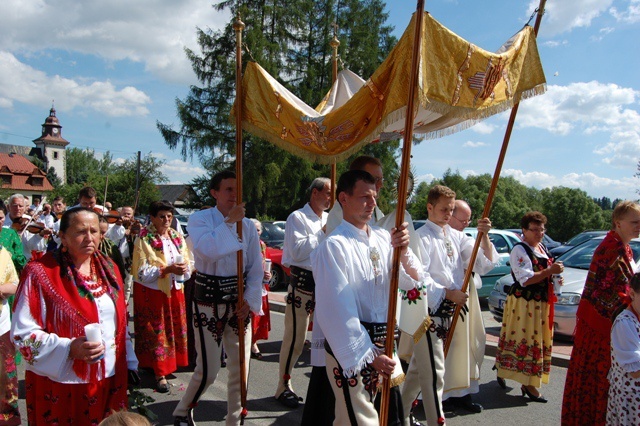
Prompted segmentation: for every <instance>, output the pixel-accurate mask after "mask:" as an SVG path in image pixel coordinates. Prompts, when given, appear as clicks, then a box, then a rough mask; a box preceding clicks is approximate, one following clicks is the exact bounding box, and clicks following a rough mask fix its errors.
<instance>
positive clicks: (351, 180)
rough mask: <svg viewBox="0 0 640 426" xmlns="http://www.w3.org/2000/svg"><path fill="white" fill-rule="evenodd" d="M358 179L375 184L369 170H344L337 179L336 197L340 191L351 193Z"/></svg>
mask: <svg viewBox="0 0 640 426" xmlns="http://www.w3.org/2000/svg"><path fill="white" fill-rule="evenodd" d="M358 181H364V182H366V183H370V184H372V185H375V184H376V180H375V179H374V177H373V176H371V174H370V173H369V172H365V171H364V170H349V171H346V172H344V173H343V174H342V175H341V176H340V179H338V189H337V191H336V198H338V197H339V196H340V193H341V192H346V193H347V194H349V195H352V194H353V188H355V186H356V183H358Z"/></svg>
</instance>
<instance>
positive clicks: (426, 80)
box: [234, 14, 546, 163]
mask: <svg viewBox="0 0 640 426" xmlns="http://www.w3.org/2000/svg"><path fill="white" fill-rule="evenodd" d="M414 21H415V14H414V17H413V18H412V20H411V23H410V24H409V27H407V29H406V30H405V32H404V34H403V35H402V37H401V38H400V40H399V42H398V44H397V45H396V46H395V47H394V49H393V50H392V51H391V53H390V54H389V56H388V57H387V59H385V61H384V62H383V63H382V64H381V65H380V67H379V68H378V69H377V70H376V71H375V73H374V74H373V75H372V76H371V78H370V79H369V80H367V81H366V82H364V84H363V83H362V80H361V79H359V78H357V76H355V74H354V76H355V78H354V77H353V76H351V77H349V78H346V79H344V78H342V79H338V80H337V81H336V83H335V84H334V86H333V87H332V89H331V91H330V92H329V93H328V94H327V96H325V99H323V102H322V103H321V104H320V105H319V106H318V110H319V111H320V112H318V111H316V110H315V109H314V108H312V107H310V106H308V105H306V104H305V103H304V102H302V101H301V100H300V99H298V98H297V97H296V96H295V95H293V94H292V93H291V92H289V91H288V90H287V89H286V88H284V87H283V86H282V85H281V84H279V83H278V82H277V81H276V80H275V79H274V78H273V77H271V76H270V75H269V74H268V73H267V72H266V71H265V70H264V69H263V68H262V67H260V65H258V64H256V63H255V62H250V63H248V64H247V67H246V70H245V74H244V76H243V83H242V84H243V94H244V99H243V112H242V114H243V117H242V127H243V129H245V130H246V131H248V132H250V133H252V134H254V135H256V136H258V137H261V138H264V139H266V140H268V141H270V142H272V143H274V144H275V145H277V146H279V147H281V148H283V149H285V150H287V151H289V152H292V153H293V154H296V155H299V156H301V157H304V158H307V159H309V160H311V161H315V162H319V163H329V162H331V161H332V159H334V158H335V159H336V161H340V160H342V159H344V158H346V157H348V156H349V155H351V154H352V153H353V152H355V151H356V150H358V149H359V148H360V147H361V146H362V145H363V144H366V143H371V142H378V141H385V140H391V139H398V138H401V137H402V132H403V130H404V121H405V117H406V104H407V99H408V93H409V87H408V86H409V74H410V70H411V54H412V48H413V38H414V37H413V34H414V25H415V22H414ZM351 74H353V73H351ZM418 85H419V87H418V88H417V89H418V90H417V101H418V102H417V105H418V107H417V111H416V112H415V113H416V116H415V125H414V133H416V134H423V135H425V136H426V137H427V138H437V137H441V136H444V135H446V134H450V133H453V132H456V131H459V130H462V129H465V128H467V127H470V126H472V125H473V124H475V123H477V122H478V121H480V120H482V119H485V118H487V117H489V116H491V115H494V114H497V113H499V112H502V111H504V110H506V109H509V108H510V107H511V106H512V105H513V104H514V103H516V102H519V101H520V100H522V99H524V98H527V97H531V96H536V95H539V94H542V93H544V91H545V90H546V80H545V76H544V72H543V70H542V64H541V63H540V58H539V56H538V48H537V45H536V38H535V34H534V32H533V28H532V27H529V26H525V27H524V28H523V29H522V30H521V31H520V32H518V33H517V34H515V35H514V36H513V37H511V38H510V39H509V40H508V41H507V42H506V43H505V44H504V45H503V46H502V47H501V48H500V49H499V50H498V51H497V52H496V53H491V52H488V51H486V50H483V49H481V48H479V47H477V46H475V45H474V44H472V43H469V42H468V41H466V40H464V39H462V38H460V37H459V36H457V35H456V34H454V33H453V32H451V31H450V30H448V29H447V28H445V27H444V26H442V25H441V24H440V23H439V22H437V21H436V20H435V19H433V18H432V17H431V15H429V14H425V15H424V25H423V34H422V43H421V46H420V74H419V79H418ZM336 91H341V92H340V94H337V93H336ZM345 93H346V94H347V95H346V98H345ZM330 99H336V100H339V99H342V101H336V103H335V104H332V108H330V109H328V108H326V104H327V101H328V100H330ZM345 99H347V100H346V101H345ZM325 110H327V111H328V112H327V113H323V112H324V111H325ZM234 111H235V108H234Z"/></svg>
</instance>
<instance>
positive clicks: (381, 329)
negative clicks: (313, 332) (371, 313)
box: [324, 321, 400, 355]
mask: <svg viewBox="0 0 640 426" xmlns="http://www.w3.org/2000/svg"><path fill="white" fill-rule="evenodd" d="M360 324H362V326H363V327H364V329H365V330H366V331H367V334H368V335H369V338H370V339H371V342H372V343H373V344H374V345H376V346H377V347H378V348H384V346H385V342H386V341H387V323H386V322H365V321H360ZM399 338H400V331H399V330H398V327H397V326H396V327H395V328H394V330H393V339H394V340H397V339H399ZM324 349H325V350H326V351H327V352H328V353H329V354H331V355H333V351H332V350H331V346H329V342H328V341H327V340H325V341H324Z"/></svg>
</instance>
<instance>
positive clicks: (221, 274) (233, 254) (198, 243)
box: [173, 171, 264, 426]
mask: <svg viewBox="0 0 640 426" xmlns="http://www.w3.org/2000/svg"><path fill="white" fill-rule="evenodd" d="M209 192H210V193H211V196H212V197H213V198H215V200H216V207H214V208H211V209H207V210H201V211H199V212H196V213H194V214H192V215H191V216H190V217H189V224H188V225H187V230H188V232H189V238H190V239H191V241H192V243H193V255H194V261H195V268H196V270H197V272H196V279H195V290H194V296H193V298H194V303H193V312H194V328H195V340H196V351H197V359H196V368H195V370H194V372H193V375H192V376H191V380H190V382H189V386H188V387H187V390H186V391H185V393H184V395H183V396H182V399H181V400H180V402H179V403H178V405H177V407H176V408H175V410H174V411H173V415H174V417H175V419H174V425H175V426H182V425H185V426H186V425H193V424H194V422H193V407H195V406H196V405H197V403H198V400H199V399H200V397H201V396H202V394H203V393H204V392H205V391H206V390H207V388H208V387H209V386H210V385H211V384H213V382H214V381H215V379H216V377H217V375H218V371H219V370H220V355H221V352H222V344H224V349H225V351H226V353H227V356H228V359H227V370H228V378H227V419H226V424H227V425H237V424H239V423H240V419H241V411H242V405H241V395H240V380H241V376H240V359H239V349H240V341H239V338H238V331H239V330H238V318H244V320H245V324H244V325H245V328H244V342H243V345H244V353H245V359H244V366H245V370H244V371H245V378H244V379H245V380H247V378H248V374H249V359H250V350H251V349H250V348H251V327H250V326H249V323H250V315H249V313H250V312H249V311H251V312H254V313H256V314H259V313H260V311H261V309H262V277H263V276H264V272H263V268H262V254H261V252H260V242H259V237H258V232H257V231H256V227H255V225H254V224H253V222H251V220H249V219H246V218H245V217H244V214H245V212H244V203H241V204H236V197H237V191H236V176H235V173H233V172H230V171H224V172H220V173H216V174H215V175H214V176H213V178H212V179H211V184H210V191H209ZM238 222H240V223H242V239H240V238H238V234H237V223H238ZM239 250H242V251H243V258H244V262H243V266H244V274H245V276H246V278H245V280H244V303H242V306H241V307H240V303H239V302H238V300H237V299H238V286H237V282H238V276H237V252H238V251H239Z"/></svg>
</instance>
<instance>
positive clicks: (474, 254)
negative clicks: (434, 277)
mask: <svg viewBox="0 0 640 426" xmlns="http://www.w3.org/2000/svg"><path fill="white" fill-rule="evenodd" d="M546 2H547V1H546V0H540V5H539V6H538V9H537V13H538V16H537V17H536V23H535V25H534V27H533V31H534V33H535V35H536V36H537V35H538V29H539V28H540V21H542V15H544V6H545V4H546ZM519 105H520V102H518V103H516V104H515V105H513V107H512V108H511V115H510V116H509V122H508V124H507V130H506V131H505V134H504V140H503V141H502V148H501V149H500V155H499V156H498V163H497V164H496V170H495V172H494V173H493V179H492V180H491V187H490V188H489V195H488V196H487V202H486V203H485V205H484V210H483V211H482V216H481V217H489V212H490V211H491V203H493V197H494V195H495V192H496V187H497V186H498V180H499V179H500V172H501V171H502V163H504V157H505V156H506V154H507V148H508V147H509V140H510V139H511V131H512V130H513V125H514V123H515V122H516V114H518V106H519ZM483 236H484V233H482V232H478V235H477V236H476V242H475V244H474V246H473V251H472V252H471V259H469V267H468V268H467V270H466V271H465V274H464V281H463V284H462V291H463V292H465V293H466V291H467V289H468V288H469V280H470V279H471V273H472V272H473V265H474V264H475V263H476V257H477V256H478V249H479V248H480V240H481V239H482V237H483ZM460 309H461V308H460V306H458V305H456V309H455V311H454V312H453V316H452V317H451V327H450V328H449V333H448V335H447V339H446V340H445V343H444V357H445V358H446V357H447V354H448V353H449V347H450V346H451V341H452V340H453V332H454V331H455V329H456V324H457V323H458V317H459V316H460Z"/></svg>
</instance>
